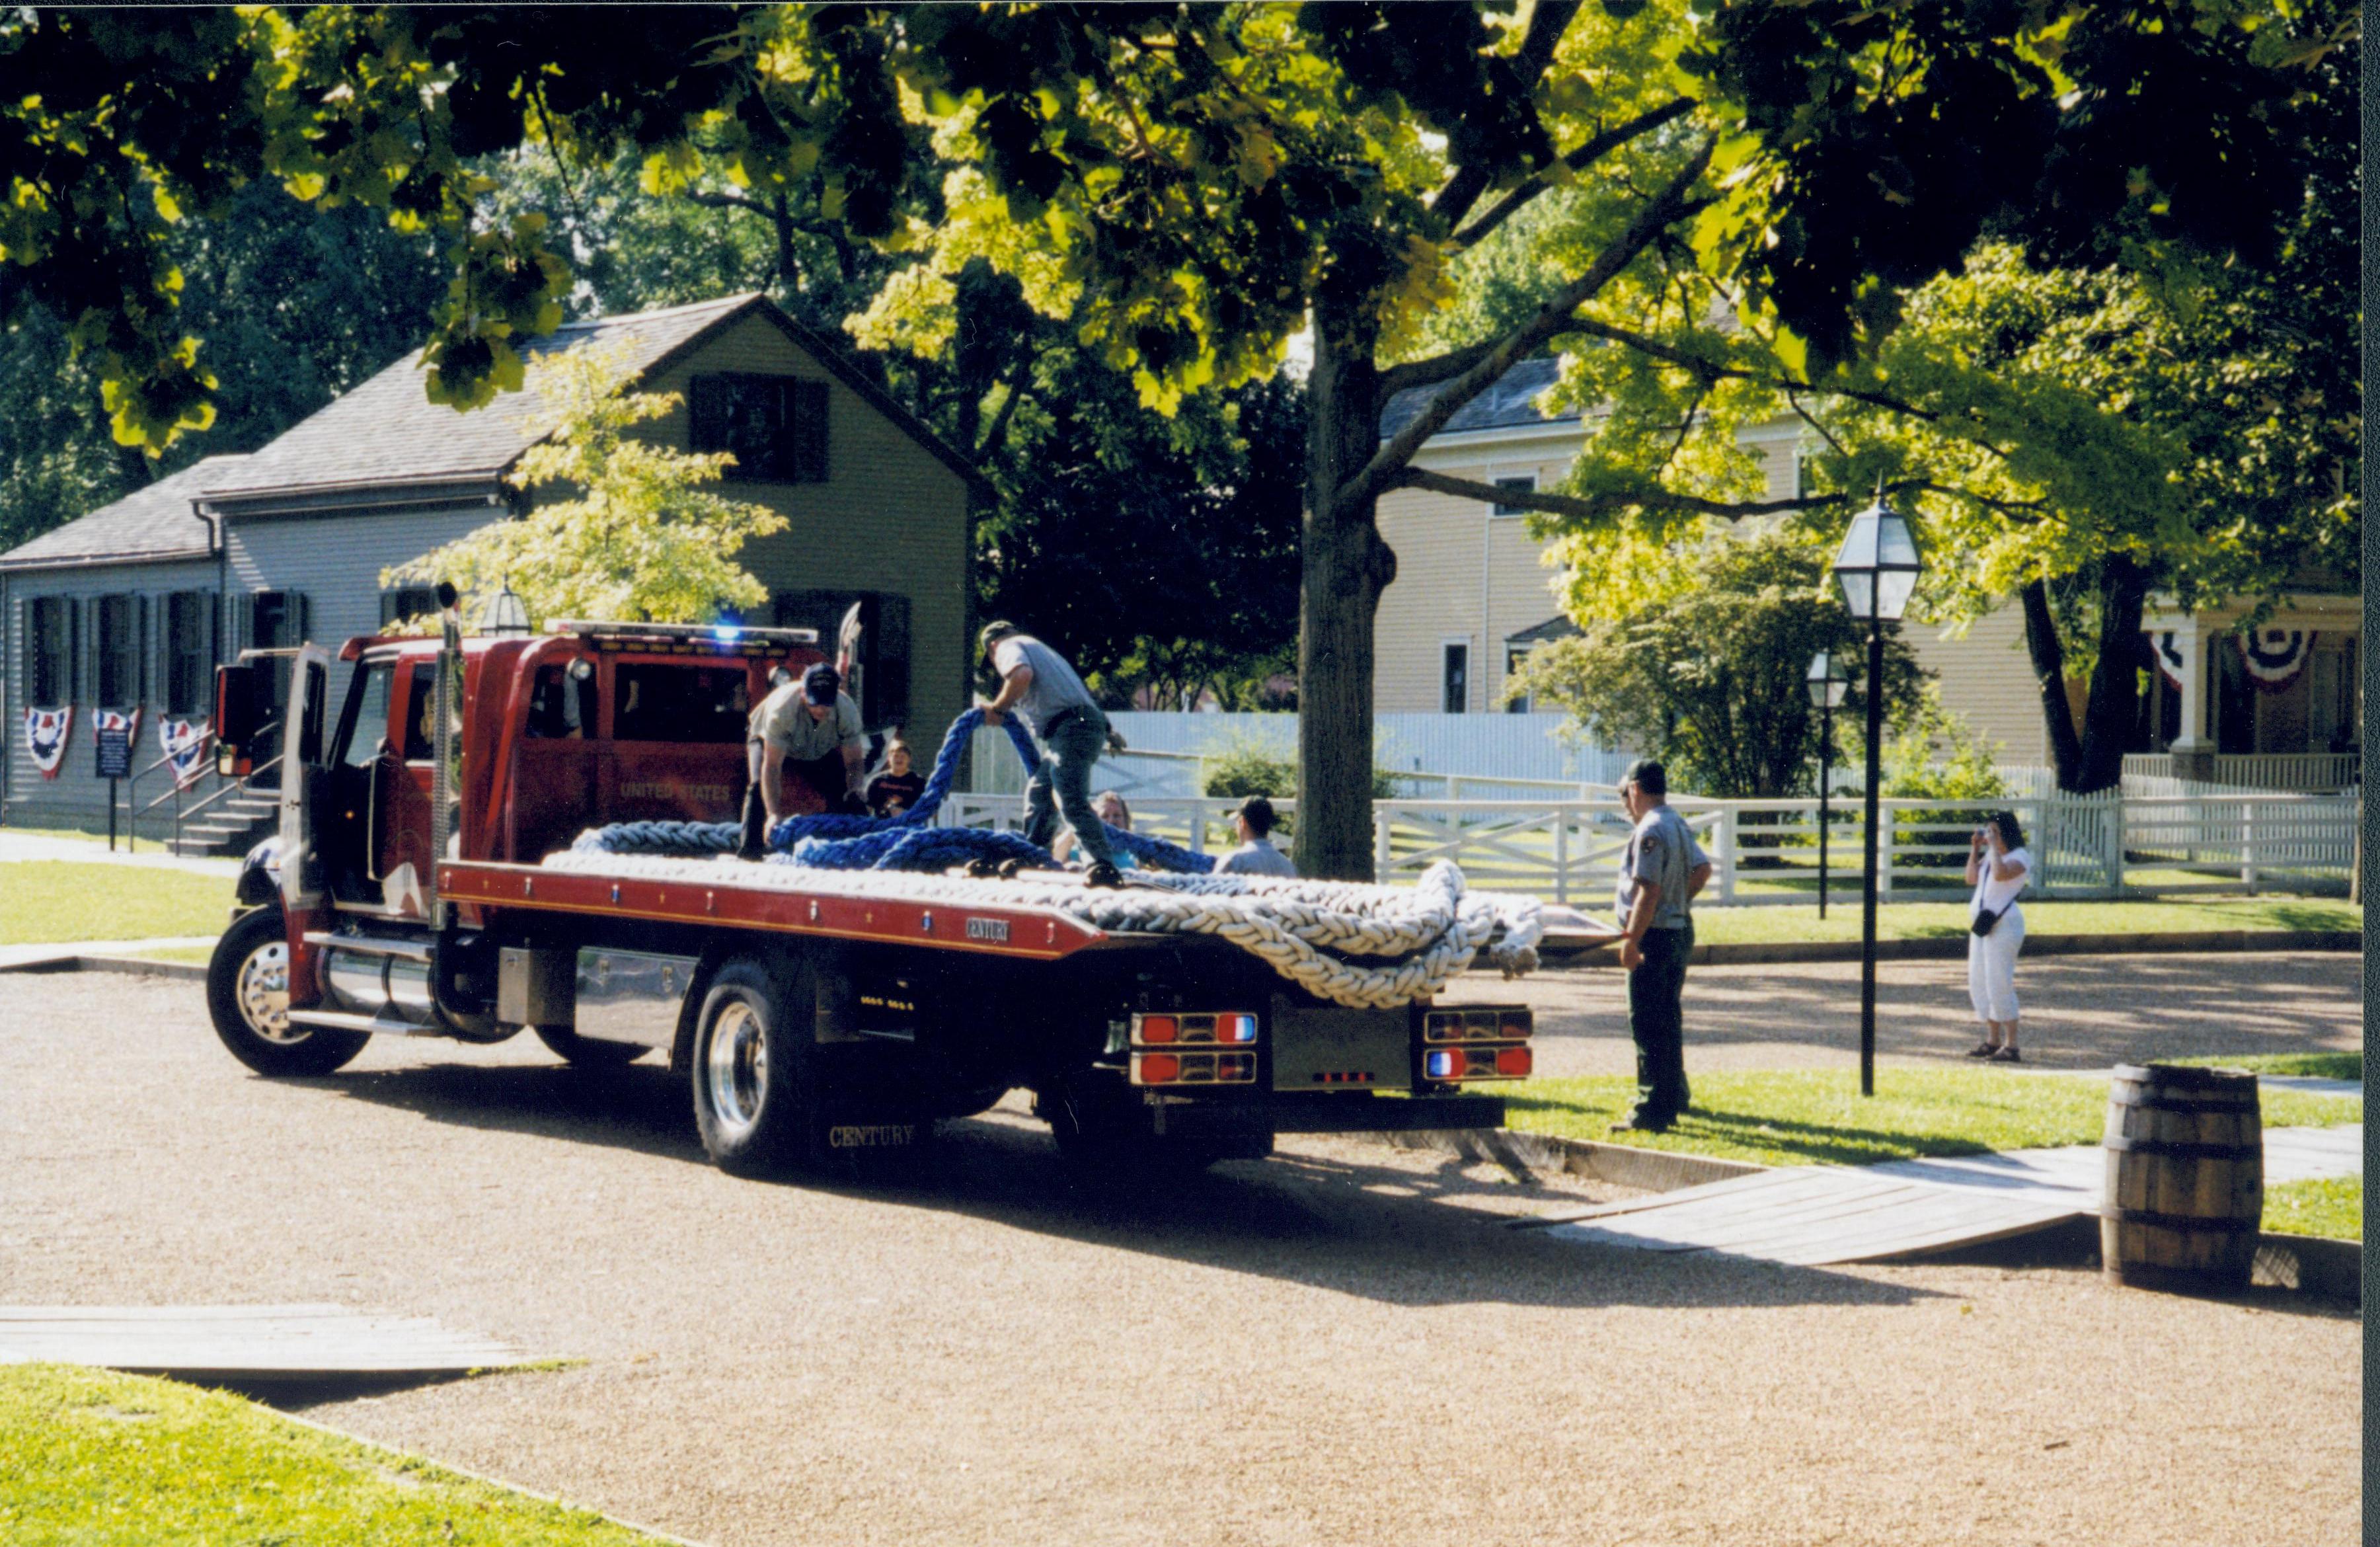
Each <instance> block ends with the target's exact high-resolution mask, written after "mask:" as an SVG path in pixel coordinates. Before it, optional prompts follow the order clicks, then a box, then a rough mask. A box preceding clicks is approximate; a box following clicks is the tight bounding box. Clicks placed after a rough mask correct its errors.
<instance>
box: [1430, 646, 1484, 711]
mask: <svg viewBox="0 0 2380 1547" xmlns="http://www.w3.org/2000/svg"><path fill="white" fill-rule="evenodd" d="M1456 650H1460V651H1462V652H1463V707H1462V708H1460V709H1449V708H1447V707H1446V699H1447V693H1446V689H1447V687H1448V682H1447V671H1446V667H1447V657H1448V652H1451V651H1456ZM1474 653H1475V652H1473V650H1472V648H1471V636H1470V635H1468V634H1457V635H1449V636H1447V637H1446V638H1444V639H1441V640H1439V641H1438V707H1439V713H1444V714H1469V713H1473V710H1472V708H1471V699H1472V693H1473V690H1474V688H1475V687H1476V685H1477V680H1478V675H1479V672H1478V668H1479V663H1478V662H1477V661H1475V660H1474V659H1473V655H1474Z"/></svg>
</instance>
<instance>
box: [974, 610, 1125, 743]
mask: <svg viewBox="0 0 2380 1547" xmlns="http://www.w3.org/2000/svg"><path fill="white" fill-rule="evenodd" d="M1019 666H1030V667H1032V668H1033V682H1032V685H1031V686H1029V687H1027V688H1026V689H1025V696H1024V697H1023V698H1021V699H1019V700H1016V702H1015V704H1014V709H1015V711H1016V713H1019V714H1022V715H1024V716H1025V723H1026V725H1028V726H1030V727H1031V728H1032V731H1033V734H1034V735H1036V736H1047V735H1049V734H1050V721H1052V720H1055V719H1056V718H1058V716H1059V715H1061V714H1063V713H1066V712H1067V711H1068V710H1070V709H1073V710H1081V711H1083V712H1084V713H1085V718H1087V719H1088V720H1089V721H1090V722H1091V723H1092V724H1093V725H1098V726H1099V727H1100V728H1101V729H1103V730H1104V729H1105V728H1106V725H1107V718H1106V716H1104V715H1102V714H1101V713H1099V700H1097V699H1095V698H1093V697H1091V690H1090V689H1089V688H1086V687H1084V686H1083V679H1082V678H1081V677H1079V676H1075V668H1074V667H1072V666H1070V665H1068V664H1066V662H1065V659H1064V657H1062V656H1061V655H1060V654H1059V653H1058V652H1056V651H1054V650H1051V649H1050V647H1049V646H1048V645H1045V644H1043V643H1042V642H1041V641H1040V640H1037V639H1035V638H1034V637H1033V636H1032V635H1030V634H1011V635H1009V636H1008V637H1007V638H1006V639H1004V640H1001V641H1000V642H998V643H997V644H995V645H993V646H992V647H991V668H992V670H994V671H996V672H998V673H999V674H1000V675H1001V676H1007V675H1008V674H1009V673H1011V672H1013V671H1014V670H1015V669H1016V668H1017V667H1019Z"/></svg>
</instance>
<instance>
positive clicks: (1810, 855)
mask: <svg viewBox="0 0 2380 1547" xmlns="http://www.w3.org/2000/svg"><path fill="white" fill-rule="evenodd" d="M1470 783H1471V781H1469V780H1467V779H1466V780H1465V781H1464V784H1465V785H1466V786H1468V785H1469V784H1470ZM1673 803H1674V804H1675V805H1676V806H1677V808H1678V810H1679V812H1680V814H1681V815H1682V816H1683V817H1684V818H1685V819H1686V822H1687V824H1688V825H1689V826H1690V827H1691V828H1692V829H1693V830H1694V834H1695V836H1696V839H1697V841H1699V842H1700V843H1701V844H1702V846H1703V847H1704V849H1705V851H1706V853H1708V854H1709V855H1710V857H1711V860H1712V863H1713V866H1714V868H1715V870H1714V874H1713V876H1712V879H1711V884H1710V888H1709V890H1708V891H1706V893H1705V895H1704V897H1705V901H1706V902H1710V903H1722V904H1746V905H1791V904H1807V903H1809V902H1812V901H1814V900H1815V896H1816V891H1817V876H1818V851H1817V806H1818V803H1817V801H1816V800H1815V799H1792V800H1702V799H1694V798H1684V797H1681V798H1679V799H1677V800H1676V801H1675V802H1673ZM1236 804H1237V802H1236V801H1233V800H1228V799H1219V798H1200V797H1147V798H1141V799H1138V800H1135V801H1134V802H1133V817H1134V822H1133V825H1134V827H1135V829H1136V830H1137V831H1140V832H1143V833H1147V834H1152V835H1154V836H1158V837H1162V838H1165V839H1168V840H1170V841H1172V842H1174V843H1178V844H1182V845H1184V847H1188V848H1191V849H1193V850H1196V851H1199V852H1206V851H1208V850H1211V849H1220V848H1225V847H1231V845H1232V843H1233V840H1232V838H1231V836H1230V814H1231V811H1232V810H1233V807H1234V806H1235V805H1236ZM1273 804H1274V806H1275V808H1276V809H1277V810H1279V811H1281V814H1282V815H1283V817H1284V818H1285V819H1287V820H1288V821H1290V822H1294V820H1295V814H1296V809H1297V803H1296V802H1295V801H1294V800H1290V799H1281V800H1276V801H1275V802H1274V803H1273ZM1985 805H1992V806H2003V807H2006V808H2008V809H2010V810H2014V811H2015V812H2016V814H2017V819H2018V821H2019V822H2022V824H2023V826H2024V829H2025V833H2026V841H2027V845H2028V847H2030V848H2031V850H2032V851H2033V853H2034V858H2035V859H2036V861H2037V871H2036V874H2037V877H2038V880H2037V883H2036V887H2035V890H2034V895H2039V896H2057V897H2111V896H2124V895H2143V894H2148V893H2155V894H2159V895H2179V894H2187V893H2193V892H2240V891H2249V892H2254V891H2258V890H2279V891H2290V892H2336V891H2343V890H2344V889H2345V888H2346V886H2347V882H2348V875H2349V871H2350V864H2351V861H2352V855H2353V847H2354V843H2355V834H2356V821H2357V809H2358V801H2357V799H2356V798H2353V797H2341V796H2306V795H2281V794H2242V795H2221V796H2186V797H2154V798H2133V797H2129V796H2125V795H2122V794H2119V793H2117V792H2114V791H2110V792H2107V793H2106V794H2102V795H2095V796H2056V795H2051V796H2038V795H2033V796H2021V797H2015V798H2006V799H2003V800H1999V801H1994V802H1971V801H1957V800H1887V801H1885V802H1884V803H1883V807H1884V811H1885V815H1886V820H1887V822H1888V831H1887V833H1885V834H1879V836H1880V837H1882V838H1884V840H1885V841H1884V842H1883V843H1882V844H1881V845H1880V847H1879V851H1878V855H1877V864H1876V879H1877V886H1878V890H1879V892H1880V893H1881V894H1883V895H1887V896H1890V897H1894V898H1896V899H1898V900H1900V901H1904V902H1906V901H1940V900H1950V899H1954V898H1958V897H1963V896H1964V895H1966V890H1967V889H1966V886H1965V883H1964V881H1963V879H1962V874H1961V872H1962V870H1963V867H1964V863H1965V859H1966V854H1967V839H1968V834H1971V833H1973V831H1974V830H1975V827H1976V826H1977V825H1978V823H1979V822H1981V821H1982V820H1983V816H1984V807H1985ZM1023 815H1024V801H1023V799H1022V798H1021V797H1018V796H1014V795H953V796H952V797H951V798H950V799H949V801H948V802H947V803H945V804H944V806H943V808H942V812H941V818H940V820H941V822H942V823H943V824H945V825H952V826H991V827H1003V828H1013V827H1015V826H1017V825H1019V824H1020V823H1021V822H1022V821H1023ZM1372 826H1373V850H1374V852H1373V859H1374V863H1375V865H1376V867H1377V869H1378V874H1379V876H1380V878H1381V879H1382V880H1383V881H1389V882H1395V881H1400V880H1411V879H1413V878H1414V877H1415V876H1416V875H1418V874H1419V873H1420V872H1421V871H1422V870H1423V869H1424V867H1426V866H1427V865H1428V864H1429V862H1430V861H1432V860H1433V859H1452V860H1453V861H1455V862H1456V863H1457V864H1459V865H1461V866H1462V867H1463V873H1464V875H1465V876H1466V877H1468V878H1469V879H1470V880H1471V881H1472V882H1473V883H1475V884H1477V885H1480V886H1488V887H1497V888H1500V889H1505V890H1512V891H1523V892H1532V893H1536V894H1537V895H1543V896H1547V897H1550V898H1553V899H1555V900H1556V901H1560V902H1571V901H1577V902H1584V903H1587V904H1590V905H1601V904H1603V903H1606V902H1607V901H1608V900H1609V897H1610V895H1611V891H1612V887H1613V886H1614V884H1615V883H1616V882H1617V880H1618V871H1619V862H1620V854H1621V847H1622V846H1623V845H1624V844H1625V842H1626V840H1627V835H1628V820H1627V816H1626V813H1625V812H1624V811H1623V810H1621V806H1620V803H1619V801H1618V800H1617V799H1614V798H1587V799H1575V798H1572V799H1550V800H1549V799H1545V798H1499V799H1464V800H1378V801H1375V802H1373V806H1372ZM1861 847H1862V820H1861V807H1860V802H1859V801H1858V800H1856V799H1849V800H1845V799H1838V800H1837V801H1836V802H1835V803H1834V806H1833V811H1832V817H1831V821H1830V822H1829V823H1828V895H1829V896H1831V897H1834V898H1837V899H1848V898H1852V897H1856V896H1857V895H1858V894H1859V887H1860V863H1861Z"/></svg>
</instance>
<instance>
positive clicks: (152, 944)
mask: <svg viewBox="0 0 2380 1547" xmlns="http://www.w3.org/2000/svg"><path fill="white" fill-rule="evenodd" d="M215 940H216V937H215V936H214V935H212V934H170V935H159V936H156V937H154V938H152V939H149V940H67V941H49V942H44V943H42V944H35V945H0V972H23V971H27V970H29V969H32V968H42V967H51V966H55V965H56V964H58V963H61V962H71V961H78V960H80V959H81V958H83V957H85V956H140V954H141V953H143V952H145V951H166V950H179V949H188V948H190V947H193V946H209V945H212V944H214V943H215Z"/></svg>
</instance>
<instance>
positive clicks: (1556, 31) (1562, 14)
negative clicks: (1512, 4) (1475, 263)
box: [1430, 0, 1578, 225]
mask: <svg viewBox="0 0 2380 1547" xmlns="http://www.w3.org/2000/svg"><path fill="white" fill-rule="evenodd" d="M1577 15H1578V3H1577V0H1541V3H1540V4H1539V5H1538V6H1536V9H1534V10H1533V11H1531V12H1530V14H1529V33H1528V36H1527V37H1525V38H1523V39H1522V40H1521V47H1520V51H1519V52H1518V53H1516V54H1515V55H1513V56H1512V73H1513V74H1514V76H1515V77H1517V78H1518V79H1517V80H1516V84H1518V85H1520V86H1521V87H1523V88H1524V90H1525V89H1526V88H1528V87H1530V86H1534V85H1535V84H1536V81H1537V79H1538V78H1539V77H1541V76H1543V75H1544V74H1545V73H1546V67H1547V66H1548V65H1550V64H1552V63H1553V58H1554V50H1555V48H1556V47H1557V46H1559V45H1560V43H1561V38H1562V34H1563V33H1564V32H1566V31H1568V30H1570V24H1571V21H1572V20H1573V18H1575V17H1576V16H1577ZM1492 176H1493V175H1492V174H1491V173H1490V172H1489V171H1488V168H1487V167H1485V166H1463V167H1458V168H1456V169H1455V173H1454V176H1453V177H1450V178H1448V179H1447V183H1446V186H1445V187H1444V188H1442V189H1439V193H1438V197H1437V198H1436V199H1433V200H1431V201H1430V208H1431V209H1432V210H1434V211H1436V212H1437V213H1439V215H1440V216H1442V217H1443V218H1444V219H1445V221H1446V224H1447V225H1460V224H1462V221H1463V216H1464V215H1466V214H1469V213H1471V206H1472V205H1474V204H1475V203H1477V202H1478V201H1479V196H1480V195H1481V194H1483V193H1485V192H1487V191H1488V182H1489V179H1490V178H1491V177H1492Z"/></svg>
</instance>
